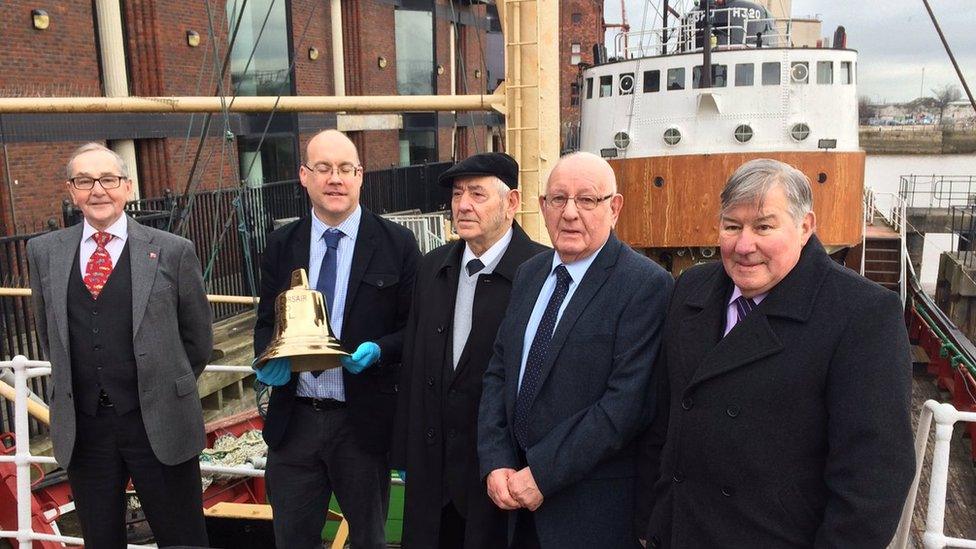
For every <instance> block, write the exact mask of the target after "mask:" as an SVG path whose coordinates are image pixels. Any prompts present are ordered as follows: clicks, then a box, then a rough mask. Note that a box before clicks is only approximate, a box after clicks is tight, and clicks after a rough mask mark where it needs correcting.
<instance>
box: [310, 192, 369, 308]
mask: <svg viewBox="0 0 976 549" xmlns="http://www.w3.org/2000/svg"><path fill="white" fill-rule="evenodd" d="M372 215H373V214H372V213H370V212H368V211H366V209H363V214H362V218H361V219H360V220H359V234H358V235H357V236H356V245H355V246H354V247H353V252H352V266H350V268H349V286H348V287H347V290H346V305H345V307H346V308H345V311H344V312H343V313H342V325H343V326H348V325H349V315H350V314H351V313H352V309H353V305H354V304H355V303H356V293H357V292H358V291H359V284H360V283H361V282H362V280H363V275H364V274H366V267H368V266H369V260H370V258H371V257H373V251H374V250H375V249H376V242H375V241H376V233H377V228H376V226H375V223H376V222H375V221H374V220H373V217H372ZM305 248H306V249H305V256H306V257H308V246H306V247H305ZM305 262H306V263H308V260H307V259H306V261H305Z"/></svg>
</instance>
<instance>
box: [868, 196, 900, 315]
mask: <svg viewBox="0 0 976 549" xmlns="http://www.w3.org/2000/svg"><path fill="white" fill-rule="evenodd" d="M907 210H908V207H907V203H906V201H905V199H904V198H903V196H902V195H901V194H900V193H887V192H884V193H879V192H875V191H874V190H873V189H870V188H867V187H865V189H864V227H863V229H864V230H863V231H862V232H861V235H862V236H861V275H862V276H863V275H864V265H865V263H866V259H867V258H866V255H867V228H868V227H869V226H871V225H874V222H875V220H876V219H877V218H878V217H880V218H881V219H882V220H883V221H884V222H885V223H886V224H887V225H889V226H890V227H891V228H892V229H893V230H894V231H895V232H896V233H898V237H899V254H898V260H899V261H898V296H899V297H900V298H901V302H902V303H905V300H906V299H907V297H908V277H907V276H906V274H907V273H906V270H905V263H906V262H907V261H908V247H907V225H908V224H907V223H906V222H905V220H906V215H907Z"/></svg>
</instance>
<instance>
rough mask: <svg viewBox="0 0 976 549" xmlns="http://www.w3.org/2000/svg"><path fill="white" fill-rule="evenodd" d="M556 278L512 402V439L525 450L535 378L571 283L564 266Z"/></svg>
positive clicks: (540, 372)
mask: <svg viewBox="0 0 976 549" xmlns="http://www.w3.org/2000/svg"><path fill="white" fill-rule="evenodd" d="M553 272H554V273H555V274H556V289H555V290H553V292H552V297H550V298H549V304H548V305H546V311H545V312H544V313H542V320H541V321H539V327H538V328H537V329H536V331H535V336H534V337H533V339H532V346H531V347H529V356H528V358H527V359H526V361H525V372H524V373H523V374H522V385H521V387H519V393H518V397H517V398H516V399H515V419H514V424H515V438H516V440H518V443H519V446H520V447H521V448H523V449H524V448H525V446H526V444H525V437H526V435H527V429H528V419H529V418H528V416H529V407H530V406H531V404H532V401H533V400H535V394H536V391H538V389H539V378H540V376H541V375H542V364H543V363H544V362H545V361H546V355H547V354H548V353H549V342H550V341H552V333H553V331H555V329H556V318H557V317H558V316H559V307H561V306H562V304H563V300H564V299H566V294H568V293H569V285H570V283H572V282H573V277H572V276H570V275H569V271H567V270H566V266H565V265H559V266H558V267H556V269H555V270H554V271H553Z"/></svg>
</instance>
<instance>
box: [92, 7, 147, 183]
mask: <svg viewBox="0 0 976 549" xmlns="http://www.w3.org/2000/svg"><path fill="white" fill-rule="evenodd" d="M95 13H96V16H97V17H98V41H99V45H100V49H101V51H100V52H99V53H100V54H101V61H102V84H103V85H104V87H105V96H106V97H128V96H129V77H128V75H127V74H126V68H125V40H124V39H123V33H122V10H121V7H120V6H119V0H95ZM109 148H111V149H112V150H113V151H115V152H116V153H118V155H119V156H121V157H122V159H123V160H125V164H126V167H127V168H128V169H129V179H130V180H132V194H133V196H132V198H133V199H138V198H139V194H140V193H139V172H138V166H137V164H136V144H135V141H133V140H131V139H119V140H114V141H110V142H109Z"/></svg>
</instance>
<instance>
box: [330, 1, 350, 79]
mask: <svg viewBox="0 0 976 549" xmlns="http://www.w3.org/2000/svg"><path fill="white" fill-rule="evenodd" d="M330 4H331V8H332V14H331V16H330V17H329V19H330V21H331V22H332V78H333V85H332V87H333V88H334V89H333V92H332V94H333V95H335V96H336V97H344V96H345V95H346V65H345V62H344V61H343V55H344V54H343V51H342V2H341V1H340V0H330Z"/></svg>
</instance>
